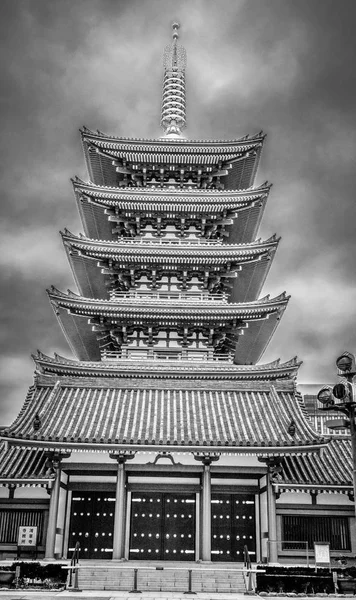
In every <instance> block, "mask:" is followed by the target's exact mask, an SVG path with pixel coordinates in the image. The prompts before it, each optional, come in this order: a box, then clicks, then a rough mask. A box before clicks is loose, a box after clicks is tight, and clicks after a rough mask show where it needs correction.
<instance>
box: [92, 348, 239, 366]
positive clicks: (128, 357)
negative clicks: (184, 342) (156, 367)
mask: <svg viewBox="0 0 356 600" xmlns="http://www.w3.org/2000/svg"><path fill="white" fill-rule="evenodd" d="M143 359H144V360H145V361H147V360H153V361H157V362H162V361H173V360H174V361H179V362H180V361H188V362H230V363H231V364H232V363H233V355H232V354H216V355H213V354H210V353H208V352H207V351H201V350H197V351H196V352H194V350H189V355H187V356H183V355H182V354H178V353H177V354H176V353H175V352H172V353H170V352H166V353H165V354H164V353H163V352H159V353H158V352H155V351H153V352H152V353H151V352H150V351H147V350H143V352H142V353H140V352H139V350H135V354H130V351H122V352H120V351H114V350H102V351H101V360H102V361H115V360H120V361H121V360H122V361H127V362H131V361H133V360H143Z"/></svg>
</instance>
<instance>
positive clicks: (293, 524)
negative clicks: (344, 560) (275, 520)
mask: <svg viewBox="0 0 356 600" xmlns="http://www.w3.org/2000/svg"><path fill="white" fill-rule="evenodd" d="M282 537H283V541H284V543H283V550H298V549H300V547H299V546H297V545H296V544H295V543H293V540H305V541H306V542H308V546H309V549H310V550H312V549H313V548H314V542H329V543H330V550H351V543H350V530H349V519H348V518H347V517H336V516H335V517H334V516H327V517H318V516H313V517H311V516H308V517H305V516H289V515H284V516H283V536H282Z"/></svg>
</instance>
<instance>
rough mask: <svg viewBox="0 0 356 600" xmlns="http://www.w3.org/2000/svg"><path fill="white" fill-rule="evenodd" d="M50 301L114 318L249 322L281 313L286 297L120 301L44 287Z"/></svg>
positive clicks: (83, 313)
mask: <svg viewBox="0 0 356 600" xmlns="http://www.w3.org/2000/svg"><path fill="white" fill-rule="evenodd" d="M47 292H48V296H49V298H50V301H51V303H52V305H53V307H54V309H56V308H57V307H58V308H63V309H64V310H68V311H72V312H73V313H75V314H80V315H82V316H87V317H91V316H96V315H101V316H103V317H108V318H110V317H113V318H117V317H119V315H121V316H122V317H128V318H129V317H134V318H149V317H150V316H152V317H155V316H157V318H159V319H160V320H162V321H163V320H167V321H168V320H172V322H173V321H174V320H175V319H176V318H178V317H182V318H186V317H188V318H199V317H201V318H202V319H207V320H209V319H210V318H212V319H214V318H216V319H218V320H224V319H238V320H239V319H241V320H247V321H252V320H254V319H259V318H266V317H267V316H268V315H270V314H274V313H276V312H279V313H281V312H282V311H283V310H284V309H285V308H286V306H287V304H288V301H289V296H286V294H285V293H283V294H281V295H280V296H277V297H276V298H272V299H271V298H270V297H269V296H266V297H265V298H261V299H260V300H256V301H254V302H242V303H239V304H229V303H226V302H222V301H214V300H201V301H199V302H197V301H194V300H193V301H188V300H184V301H183V300H168V299H164V300H162V301H161V302H159V301H158V300H157V299H154V300H145V299H141V298H140V299H134V298H130V297H123V298H121V299H120V300H115V301H113V300H97V299H93V298H84V297H82V296H79V295H77V294H74V293H73V292H70V291H69V290H68V293H67V294H65V293H63V292H60V291H59V290H57V289H56V288H54V287H52V288H51V289H50V290H47Z"/></svg>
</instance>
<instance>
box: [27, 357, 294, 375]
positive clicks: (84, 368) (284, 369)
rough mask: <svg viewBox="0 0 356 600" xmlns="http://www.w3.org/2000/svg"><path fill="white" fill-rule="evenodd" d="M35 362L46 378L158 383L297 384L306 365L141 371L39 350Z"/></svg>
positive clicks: (131, 363)
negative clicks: (166, 380) (145, 379)
mask: <svg viewBox="0 0 356 600" xmlns="http://www.w3.org/2000/svg"><path fill="white" fill-rule="evenodd" d="M32 358H33V360H34V363H35V365H36V372H37V374H43V376H44V377H47V376H49V377H51V376H59V377H68V376H70V377H72V376H73V377H74V376H77V377H78V376H79V377H115V378H117V377H119V378H122V377H134V378H137V377H139V378H142V377H149V378H153V379H155V378H161V377H163V376H164V377H168V378H170V379H171V378H173V379H204V380H214V379H215V380H221V378H222V377H224V378H225V379H227V380H233V381H239V380H243V381H271V380H276V379H278V380H282V379H286V380H291V381H294V380H295V379H296V377H297V373H298V370H299V368H300V366H301V364H302V362H301V361H299V360H298V358H297V357H294V358H292V359H291V360H289V361H287V362H284V363H281V362H280V360H275V361H273V362H270V363H265V364H260V365H234V364H233V363H232V362H228V361H223V362H222V361H209V362H205V363H197V364H195V365H194V366H192V364H191V361H183V360H179V361H172V360H171V361H169V362H167V361H165V362H162V361H157V360H156V361H154V360H153V361H152V360H148V359H147V360H145V362H144V364H143V365H141V366H140V370H139V371H137V361H135V360H130V359H118V360H117V361H114V362H111V363H110V362H88V361H77V360H73V359H68V358H65V357H62V356H60V355H58V354H55V355H54V357H51V356H48V355H46V354H44V353H43V352H40V351H39V350H37V353H36V354H35V355H33V356H32Z"/></svg>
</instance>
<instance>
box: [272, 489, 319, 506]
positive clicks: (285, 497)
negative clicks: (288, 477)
mask: <svg viewBox="0 0 356 600" xmlns="http://www.w3.org/2000/svg"><path fill="white" fill-rule="evenodd" d="M276 503H277V505H278V504H303V505H304V504H311V503H312V497H311V495H310V494H306V493H305V492H283V493H282V494H281V495H280V497H279V498H278V500H277V501H276Z"/></svg>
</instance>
